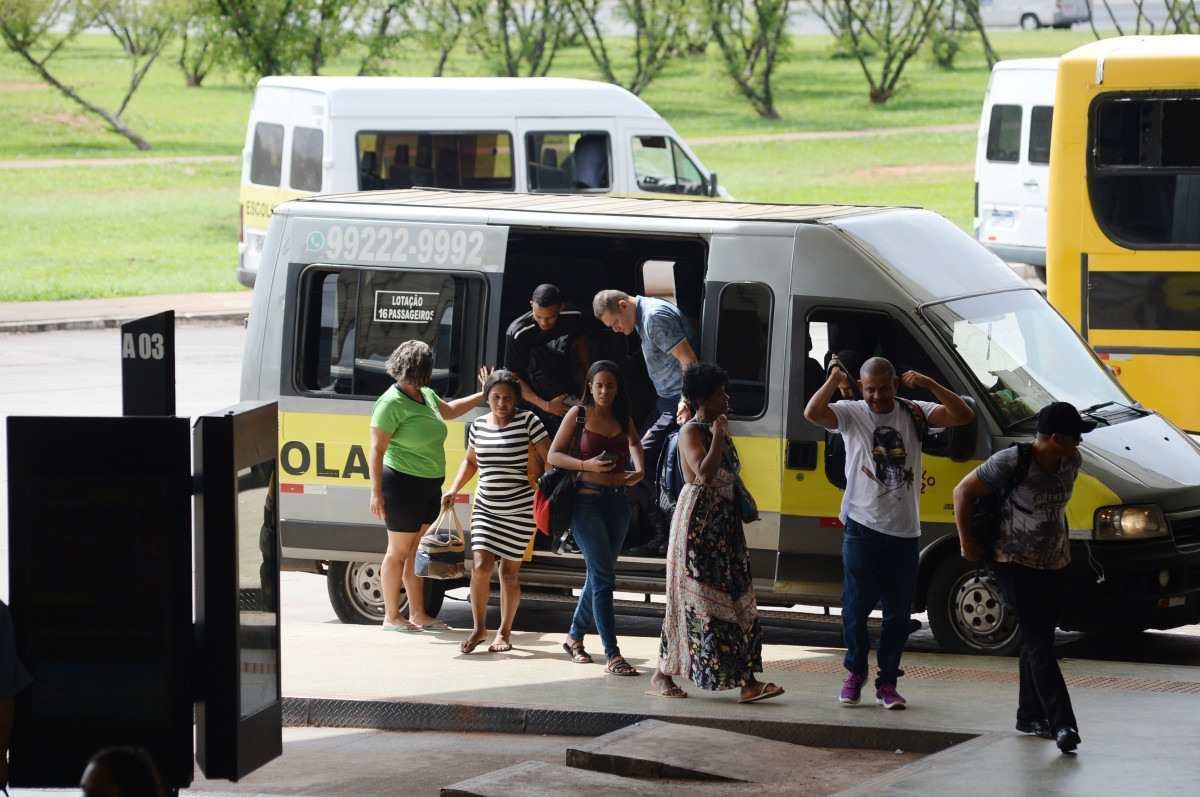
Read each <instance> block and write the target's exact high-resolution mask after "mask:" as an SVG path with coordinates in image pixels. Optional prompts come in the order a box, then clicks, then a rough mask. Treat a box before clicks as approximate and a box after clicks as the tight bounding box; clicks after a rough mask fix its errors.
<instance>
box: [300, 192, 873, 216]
mask: <svg viewBox="0 0 1200 797" xmlns="http://www.w3.org/2000/svg"><path fill="white" fill-rule="evenodd" d="M313 202H317V203H322V202H332V203H347V204H360V205H390V206H396V205H406V206H415V207H427V208H455V209H463V210H496V211H512V210H516V211H530V212H535V213H586V214H592V215H600V216H643V217H654V216H659V217H666V218H674V219H705V220H714V221H790V222H798V221H799V222H817V221H822V220H825V219H832V218H838V217H843V216H853V215H859V214H863V213H869V212H873V211H878V210H882V209H883V208H881V207H875V206H865V205H781V204H767V203H757V202H725V201H720V200H702V199H656V198H653V197H642V196H622V195H613V194H514V193H507V192H500V191H445V190H438V189H423V188H406V189H402V190H397V191H360V192H357V193H353V194H326V195H322V196H313V197H306V198H303V199H299V200H296V203H297V204H305V203H313ZM278 210H279V209H278V208H277V209H276V211H277V212H278Z"/></svg>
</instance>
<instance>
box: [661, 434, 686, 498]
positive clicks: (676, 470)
mask: <svg viewBox="0 0 1200 797" xmlns="http://www.w3.org/2000/svg"><path fill="white" fill-rule="evenodd" d="M682 489H683V466H682V465H680V464H679V430H678V429H676V430H675V431H674V432H671V435H670V436H669V437H668V438H667V442H666V444H665V445H664V446H663V451H662V454H661V455H660V457H659V468H658V508H659V509H661V510H662V511H663V512H665V513H667V515H670V514H671V513H672V512H674V511H675V503H676V502H677V501H678V500H679V492H680V491H681V490H682Z"/></svg>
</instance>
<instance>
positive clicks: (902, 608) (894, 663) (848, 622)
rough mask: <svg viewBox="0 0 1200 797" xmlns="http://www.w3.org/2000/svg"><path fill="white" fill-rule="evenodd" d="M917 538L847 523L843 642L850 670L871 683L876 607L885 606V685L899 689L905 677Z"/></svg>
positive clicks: (879, 654) (878, 681) (881, 675)
mask: <svg viewBox="0 0 1200 797" xmlns="http://www.w3.org/2000/svg"><path fill="white" fill-rule="evenodd" d="M918 543H919V541H918V540H917V538H916V537H911V538H905V537H893V536H892V535H890V534H883V533H881V532H878V531H875V530H874V529H870V528H867V527H866V526H864V525H862V524H861V523H856V522H855V521H854V520H853V519H847V521H846V530H845V533H844V534H843V535H842V636H843V639H844V640H845V643H846V658H845V660H844V662H843V663H844V664H845V666H846V669H847V670H849V671H850V672H852V673H856V674H857V675H860V676H862V677H863V678H866V677H867V653H868V652H869V651H870V649H871V646H870V642H869V641H868V639H867V616H868V615H870V614H871V612H872V611H873V610H874V609H875V604H877V603H881V604H882V605H883V633H882V634H880V636H879V651H878V652H877V653H876V659H877V660H878V662H879V677H878V678H876V679H875V688H877V689H878V688H879V685H880V684H885V683H890V684H894V683H896V679H898V678H899V677H900V676H901V675H903V674H904V673H903V672H902V671H901V669H900V656H901V654H903V653H904V643H905V642H907V641H908V632H909V622H910V620H911V618H912V597H913V589H914V588H915V587H916V581H917V557H918V551H919V548H918Z"/></svg>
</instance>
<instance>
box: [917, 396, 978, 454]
mask: <svg viewBox="0 0 1200 797" xmlns="http://www.w3.org/2000/svg"><path fill="white" fill-rule="evenodd" d="M962 400H963V401H965V402H966V403H967V406H968V407H970V408H971V409H972V410H974V411H975V417H974V418H972V419H971V422H970V423H968V424H966V425H965V426H951V427H950V428H949V429H944V430H942V431H941V432H939V433H938V434H931V435H926V437H925V442H924V443H923V444H922V445H921V451H922V452H924V453H926V454H928V455H930V456H932V457H947V458H949V459H952V460H954V461H955V462H966V461H967V460H969V459H971V457H972V456H974V454H975V438H976V432H977V430H978V428H979V409H978V408H977V407H976V406H975V399H973V398H971V397H970V396H963V397H962Z"/></svg>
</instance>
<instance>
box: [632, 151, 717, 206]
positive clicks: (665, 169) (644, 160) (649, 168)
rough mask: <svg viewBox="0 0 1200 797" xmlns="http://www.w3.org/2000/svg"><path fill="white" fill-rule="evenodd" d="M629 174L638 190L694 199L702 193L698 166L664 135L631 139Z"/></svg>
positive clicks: (702, 185) (703, 184) (702, 176)
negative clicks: (680, 195)
mask: <svg viewBox="0 0 1200 797" xmlns="http://www.w3.org/2000/svg"><path fill="white" fill-rule="evenodd" d="M633 171H634V174H635V175H636V177H637V185H638V188H639V189H640V190H642V191H654V192H656V193H664V194H692V195H695V196H703V195H704V193H705V179H704V175H703V174H702V173H701V171H700V169H699V167H697V166H696V164H695V163H693V162H692V159H691V158H689V157H688V156H687V153H685V152H684V151H683V149H682V148H681V147H680V146H679V144H677V143H675V140H674V139H671V138H667V137H666V136H634V137H633Z"/></svg>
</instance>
